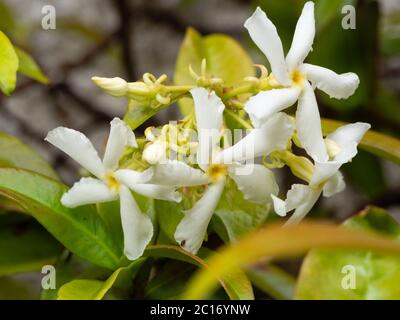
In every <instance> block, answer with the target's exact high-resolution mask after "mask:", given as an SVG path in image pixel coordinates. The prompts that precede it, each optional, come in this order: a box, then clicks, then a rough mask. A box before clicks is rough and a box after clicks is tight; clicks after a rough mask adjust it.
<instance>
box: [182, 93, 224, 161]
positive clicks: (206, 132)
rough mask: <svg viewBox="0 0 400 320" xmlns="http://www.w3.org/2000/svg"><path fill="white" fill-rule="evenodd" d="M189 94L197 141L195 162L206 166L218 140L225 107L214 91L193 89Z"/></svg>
mask: <svg viewBox="0 0 400 320" xmlns="http://www.w3.org/2000/svg"><path fill="white" fill-rule="evenodd" d="M190 93H191V94H192V96H193V101H194V107H195V114H196V124H197V133H198V139H199V146H198V151H197V161H198V163H199V164H200V165H207V164H209V163H210V159H211V157H212V156H213V152H214V150H215V149H216V146H217V144H218V143H219V140H220V130H221V129H222V114H223V112H224V109H225V106H224V104H223V103H222V101H221V99H220V98H219V97H218V96H217V95H216V94H215V92H214V91H212V92H208V90H206V89H204V88H195V89H192V90H190Z"/></svg>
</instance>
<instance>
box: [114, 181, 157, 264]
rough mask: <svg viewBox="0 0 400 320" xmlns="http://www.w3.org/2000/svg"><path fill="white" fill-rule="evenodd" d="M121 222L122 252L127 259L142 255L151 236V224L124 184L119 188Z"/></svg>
mask: <svg viewBox="0 0 400 320" xmlns="http://www.w3.org/2000/svg"><path fill="white" fill-rule="evenodd" d="M120 198H121V223H122V230H123V232H124V253H125V255H126V257H127V258H128V259H129V260H136V259H137V258H139V257H140V256H142V254H143V252H144V249H145V248H146V246H147V245H148V244H149V242H150V240H151V238H152V237H153V224H152V222H151V220H150V218H149V217H148V216H147V215H145V214H143V213H142V212H141V210H140V208H139V206H138V205H137V203H136V201H135V199H134V198H133V196H132V194H131V192H130V191H129V189H128V188H126V187H125V186H121V189H120Z"/></svg>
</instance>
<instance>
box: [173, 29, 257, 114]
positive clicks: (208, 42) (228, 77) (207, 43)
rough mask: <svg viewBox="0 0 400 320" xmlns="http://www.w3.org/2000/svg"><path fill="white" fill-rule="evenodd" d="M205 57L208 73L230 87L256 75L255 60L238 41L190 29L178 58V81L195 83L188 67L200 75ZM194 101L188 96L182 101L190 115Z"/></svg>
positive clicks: (175, 79)
mask: <svg viewBox="0 0 400 320" xmlns="http://www.w3.org/2000/svg"><path fill="white" fill-rule="evenodd" d="M203 59H206V61H207V74H208V76H213V77H218V78H222V79H223V80H224V81H225V84H226V85H228V86H230V85H235V84H238V83H240V82H241V81H243V78H245V77H247V76H252V75H254V69H253V66H252V65H253V62H252V61H251V59H250V57H249V56H248V55H247V53H246V51H245V50H244V49H243V48H242V47H241V46H240V44H239V43H238V42H237V41H236V40H234V39H233V38H231V37H229V36H226V35H222V34H211V35H207V36H204V37H203V36H201V35H200V34H199V33H198V32H197V31H196V30H194V29H192V28H189V29H188V30H187V31H186V35H185V39H184V40H183V43H182V45H181V48H180V50H179V54H178V58H177V61H176V65H175V75H174V81H175V83H176V84H178V85H189V84H195V80H194V79H193V78H192V77H191V75H190V73H189V69H188V67H189V65H191V66H192V68H193V70H194V71H195V72H197V73H198V74H200V66H201V61H202V60H203ZM192 103H193V102H192V100H191V99H189V98H184V99H181V100H180V101H179V105H180V108H181V111H182V113H183V114H185V115H186V114H188V112H189V111H190V110H191V108H192V106H193V104H192Z"/></svg>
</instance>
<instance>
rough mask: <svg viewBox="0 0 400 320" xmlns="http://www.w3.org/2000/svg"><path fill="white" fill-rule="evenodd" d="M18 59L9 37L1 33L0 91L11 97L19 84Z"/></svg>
mask: <svg viewBox="0 0 400 320" xmlns="http://www.w3.org/2000/svg"><path fill="white" fill-rule="evenodd" d="M17 70H18V57H17V54H16V53H15V50H14V47H13V45H12V44H11V41H10V40H9V39H8V38H7V36H6V35H5V34H4V33H3V32H1V31H0V89H1V91H3V93H4V94H6V95H10V94H11V92H13V91H14V89H15V85H16V83H17Z"/></svg>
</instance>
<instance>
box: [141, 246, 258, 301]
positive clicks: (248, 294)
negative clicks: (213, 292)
mask: <svg viewBox="0 0 400 320" xmlns="http://www.w3.org/2000/svg"><path fill="white" fill-rule="evenodd" d="M211 254H212V252H211V251H210V250H208V249H206V248H201V249H200V251H199V253H198V254H197V256H195V255H192V254H191V253H189V252H187V251H185V250H183V249H181V248H179V247H177V246H170V245H155V246H150V247H148V248H147V250H146V251H145V253H144V256H146V257H158V258H169V259H174V260H178V261H182V262H186V263H190V264H193V265H195V266H197V267H201V268H203V269H204V270H206V269H208V267H209V265H208V262H207V261H208V257H209V256H210V255H211ZM218 281H219V283H220V285H221V286H222V287H223V288H224V290H225V292H226V294H227V295H228V297H229V298H230V299H233V300H243V299H244V300H249V299H254V295H253V289H252V287H251V283H250V281H249V279H248V278H247V276H246V274H245V273H244V272H243V271H242V270H240V269H239V268H233V269H232V270H230V272H228V273H226V274H224V275H222V276H221V277H219V278H218Z"/></svg>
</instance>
